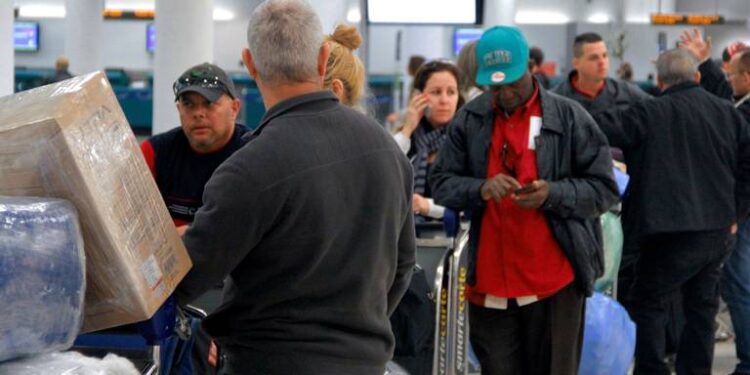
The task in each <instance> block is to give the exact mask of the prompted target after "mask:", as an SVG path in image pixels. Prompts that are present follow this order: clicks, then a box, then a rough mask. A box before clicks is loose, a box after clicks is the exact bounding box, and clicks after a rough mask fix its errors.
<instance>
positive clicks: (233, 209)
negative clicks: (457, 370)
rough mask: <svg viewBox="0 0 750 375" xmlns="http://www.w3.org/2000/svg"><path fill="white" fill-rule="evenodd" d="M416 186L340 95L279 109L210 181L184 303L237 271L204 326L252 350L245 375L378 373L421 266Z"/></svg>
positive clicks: (393, 151)
mask: <svg viewBox="0 0 750 375" xmlns="http://www.w3.org/2000/svg"><path fill="white" fill-rule="evenodd" d="M412 181H413V177H412V169H411V165H410V164H409V161H408V160H407V159H406V157H405V156H404V155H403V153H402V152H401V150H399V148H398V146H397V145H396V143H395V142H394V141H393V139H392V137H391V136H390V135H389V134H388V133H387V132H386V131H385V130H384V129H382V128H381V127H380V126H379V125H378V124H377V123H376V122H375V121H373V120H371V119H368V118H367V117H365V116H364V115H362V114H360V113H358V112H356V111H353V110H351V109H349V108H347V107H344V106H342V105H341V104H339V103H338V101H337V100H336V98H335V97H334V96H333V94H331V93H330V92H316V93H311V94H306V95H301V96H298V97H295V98H292V99H288V100H286V101H283V102H281V103H279V104H277V105H275V106H274V107H272V108H271V109H270V110H269V111H268V112H267V113H266V115H265V116H264V118H263V120H262V122H261V125H260V126H259V128H258V130H256V131H255V132H254V133H253V134H252V136H251V139H250V141H249V142H248V144H247V145H246V146H245V147H243V148H241V149H240V150H238V151H237V152H236V153H235V154H234V155H233V156H232V157H230V158H229V159H227V161H226V162H225V163H224V164H222V165H221V166H220V167H219V168H218V169H217V170H216V172H215V173H214V175H213V176H212V178H211V180H210V181H209V182H208V184H207V185H206V190H205V194H204V197H203V201H204V205H203V207H202V208H201V209H200V210H199V211H198V212H197V214H196V216H195V222H194V223H193V225H192V226H191V228H190V229H189V230H188V231H187V233H186V234H185V236H184V242H185V245H186V247H187V249H188V251H189V253H190V256H191V259H192V260H193V263H194V266H193V269H192V270H191V271H190V273H189V274H188V275H187V277H186V278H185V280H183V282H182V283H181V284H180V286H179V287H178V289H177V292H176V295H177V297H178V300H179V301H180V303H185V302H187V301H189V300H191V299H193V298H195V297H197V296H199V295H200V294H201V293H203V292H204V291H206V290H207V289H208V288H209V287H210V286H212V285H215V284H216V283H217V282H219V281H221V280H222V279H223V278H224V277H225V276H226V275H227V274H229V279H228V282H227V286H226V288H225V294H224V299H223V303H222V305H221V307H220V308H219V309H218V310H217V311H216V312H215V313H213V314H212V315H210V316H209V317H208V318H207V319H206V320H205V322H204V327H205V328H206V330H207V331H208V333H209V334H211V335H212V336H214V337H216V338H217V339H218V341H219V343H220V345H221V346H222V348H225V349H228V352H229V353H230V355H231V353H233V352H234V353H253V355H252V356H249V357H248V356H245V358H244V359H241V358H230V360H229V362H230V364H231V366H230V368H231V369H232V370H234V371H239V373H250V372H251V371H254V370H253V369H256V370H257V369H258V366H259V364H258V363H255V364H252V363H247V362H250V361H251V358H264V357H266V358H276V360H274V361H271V362H273V363H265V364H263V366H264V367H263V368H264V371H267V372H268V373H282V372H285V371H288V370H285V369H290V368H293V369H295V370H294V372H295V373H300V374H306V373H310V374H319V373H326V372H327V371H329V370H331V369H335V371H336V372H337V373H358V374H369V373H372V374H378V373H379V374H382V373H383V372H384V368H385V363H386V362H387V361H388V360H389V359H390V358H391V355H392V351H393V344H394V342H393V335H392V333H391V328H390V324H389V321H388V317H389V315H390V314H391V313H392V312H393V310H394V309H395V308H396V305H397V304H398V302H399V300H400V299H401V297H402V295H403V293H404V292H405V291H406V288H407V286H408V283H409V280H410V278H411V270H412V266H413V265H414V261H415V239H414V223H413V218H412V214H411V196H412ZM290 363H291V365H290ZM243 364H244V365H246V366H247V368H243V367H242V366H243Z"/></svg>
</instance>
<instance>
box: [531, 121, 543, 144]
mask: <svg viewBox="0 0 750 375" xmlns="http://www.w3.org/2000/svg"><path fill="white" fill-rule="evenodd" d="M541 131H542V118H541V117H539V116H531V118H530V119H529V150H536V142H535V141H536V137H537V136H538V135H539V133H541Z"/></svg>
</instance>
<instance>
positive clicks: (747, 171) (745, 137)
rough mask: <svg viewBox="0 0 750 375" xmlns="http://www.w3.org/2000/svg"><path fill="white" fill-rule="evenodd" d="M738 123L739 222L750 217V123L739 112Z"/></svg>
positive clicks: (737, 205)
mask: <svg viewBox="0 0 750 375" xmlns="http://www.w3.org/2000/svg"><path fill="white" fill-rule="evenodd" d="M735 118H736V121H737V143H738V145H737V172H736V174H735V176H736V177H735V195H734V197H735V206H736V210H737V221H738V222H741V221H744V220H747V219H748V216H750V123H748V122H747V121H746V120H745V118H743V116H742V115H740V114H739V112H736V113H735Z"/></svg>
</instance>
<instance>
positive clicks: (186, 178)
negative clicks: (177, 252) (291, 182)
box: [141, 63, 248, 226]
mask: <svg viewBox="0 0 750 375" xmlns="http://www.w3.org/2000/svg"><path fill="white" fill-rule="evenodd" d="M173 89H174V94H175V101H176V104H177V111H178V112H179V113H180V123H181V127H180V128H174V129H172V130H169V131H167V132H165V133H162V134H158V135H155V136H153V137H151V138H149V139H148V140H146V141H144V142H143V143H142V144H141V150H142V152H143V155H144V157H145V158H146V162H147V163H148V166H149V168H150V169H151V173H153V175H154V178H155V179H156V184H157V185H158V186H159V191H160V192H161V195H162V198H163V199H164V202H165V203H166V204H167V208H168V209H169V214H170V215H171V216H172V219H173V220H174V222H175V225H177V226H182V225H186V224H189V223H191V222H192V221H193V216H194V215H195V211H197V210H198V208H199V207H200V206H201V205H202V204H203V201H202V197H203V187H204V186H205V185H206V182H207V181H208V179H209V178H210V177H211V175H212V174H213V173H214V170H216V168H217V167H218V166H219V164H221V163H222V162H223V161H224V160H226V159H227V158H228V157H229V156H231V155H232V154H233V153H234V152H235V151H237V150H238V149H239V148H240V147H242V146H243V145H244V141H242V135H243V134H245V132H247V131H248V129H247V128H246V127H245V126H244V125H239V124H236V123H235V121H236V119H237V114H238V113H239V111H240V100H239V98H238V95H237V92H236V90H235V88H234V84H233V83H232V80H230V79H229V77H227V74H226V73H225V72H224V71H223V70H222V69H221V68H219V67H218V66H216V65H213V64H209V63H203V64H200V65H196V66H194V67H192V68H190V69H188V70H187V71H186V72H185V73H183V74H182V75H181V76H180V78H178V79H177V80H176V81H175V83H174V85H173Z"/></svg>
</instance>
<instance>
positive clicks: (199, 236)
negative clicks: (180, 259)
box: [175, 158, 284, 304]
mask: <svg viewBox="0 0 750 375" xmlns="http://www.w3.org/2000/svg"><path fill="white" fill-rule="evenodd" d="M258 185H259V184H258V183H257V182H256V181H255V180H254V179H253V178H252V175H250V174H248V173H246V172H245V171H244V170H243V168H242V167H241V165H239V164H238V162H237V160H236V159H234V158H229V159H227V160H226V161H225V162H224V163H223V164H222V165H221V166H219V168H218V169H217V170H216V172H214V175H213V176H212V177H211V179H210V180H209V181H208V183H207V184H206V188H205V191H204V194H203V206H202V207H201V208H200V209H199V210H198V212H197V213H196V214H195V221H194V222H193V224H192V225H191V226H190V228H189V229H188V230H187V232H185V235H184V236H183V238H182V240H183V242H184V243H185V247H186V248H187V250H188V253H189V255H190V259H191V260H192V261H193V268H192V269H191V270H190V272H188V274H187V275H186V276H185V278H184V279H183V280H182V282H181V283H180V285H179V286H178V287H177V290H176V292H175V295H176V296H177V300H178V302H179V303H180V304H185V303H189V302H190V301H192V300H193V299H195V298H197V297H198V296H200V295H201V294H203V293H204V292H205V291H207V290H208V289H210V288H211V287H213V286H214V285H216V284H218V283H219V282H220V281H221V280H223V279H224V278H225V277H226V276H227V275H228V274H229V272H231V271H232V270H233V269H235V268H236V267H237V265H238V264H239V263H240V262H241V261H242V260H243V259H244V258H245V257H246V256H247V254H248V253H249V251H250V250H251V249H253V248H254V247H255V246H256V245H257V244H258V243H259V242H260V240H261V239H262V237H263V234H264V233H266V232H267V231H268V230H269V228H270V227H271V226H272V225H273V224H274V223H275V222H276V218H277V217H278V216H279V213H280V211H281V209H282V207H283V205H284V200H283V199H280V198H279V197H278V196H276V197H269V189H262V188H261V187H259V186H258ZM248 207H252V209H248ZM259 212H262V213H263V214H262V215H259V214H258V213H259Z"/></svg>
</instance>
